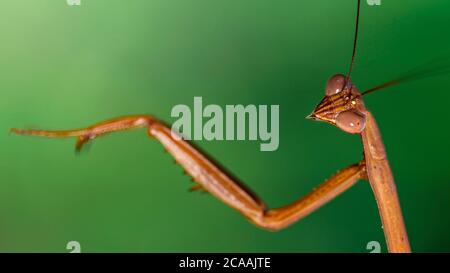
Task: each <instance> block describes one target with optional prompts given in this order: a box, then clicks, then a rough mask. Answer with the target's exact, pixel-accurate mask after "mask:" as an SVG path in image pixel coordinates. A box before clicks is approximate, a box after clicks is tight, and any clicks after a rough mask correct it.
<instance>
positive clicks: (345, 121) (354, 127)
mask: <svg viewBox="0 0 450 273" xmlns="http://www.w3.org/2000/svg"><path fill="white" fill-rule="evenodd" d="M336 126H337V127H338V128H339V129H341V130H342V131H344V132H347V133H349V134H359V133H361V132H362V131H363V130H364V128H365V127H366V117H365V116H364V114H362V113H361V112H359V111H355V110H348V111H344V112H341V113H339V114H338V116H337V117H336Z"/></svg>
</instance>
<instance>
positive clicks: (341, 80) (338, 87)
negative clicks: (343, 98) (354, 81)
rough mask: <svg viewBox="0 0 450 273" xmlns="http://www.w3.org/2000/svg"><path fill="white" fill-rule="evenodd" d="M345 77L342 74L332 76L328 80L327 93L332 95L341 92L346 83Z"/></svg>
mask: <svg viewBox="0 0 450 273" xmlns="http://www.w3.org/2000/svg"><path fill="white" fill-rule="evenodd" d="M345 79H346V77H345V76H344V75H342V74H336V75H334V76H332V77H331V78H330V79H329V80H328V82H327V87H326V89H325V95H327V96H331V95H335V94H337V93H339V92H341V91H342V89H343V88H344V85H345Z"/></svg>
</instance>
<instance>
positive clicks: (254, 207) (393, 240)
mask: <svg viewBox="0 0 450 273" xmlns="http://www.w3.org/2000/svg"><path fill="white" fill-rule="evenodd" d="M360 2H361V1H360V0H358V4H357V15H356V29H355V35H354V43H353V53H352V58H351V63H350V69H349V72H348V74H347V75H346V76H345V75H341V74H337V75H335V76H333V77H331V78H330V79H329V80H328V83H327V85H326V90H325V97H324V98H323V99H322V101H321V102H320V103H319V104H318V105H317V106H316V107H315V109H314V111H313V112H312V113H311V114H310V115H309V116H308V117H307V118H310V119H313V120H317V121H324V122H326V123H329V124H331V125H334V126H336V127H338V128H339V129H341V130H343V131H344V132H347V133H350V134H359V135H360V136H361V140H362V144H363V149H364V157H363V159H362V160H361V161H360V162H358V163H356V164H354V165H351V166H348V167H346V168H344V169H342V170H340V171H339V172H338V173H337V174H335V175H334V176H332V177H330V178H329V179H328V180H326V181H325V182H324V183H323V184H321V185H320V186H319V187H317V188H316V189H314V190H313V191H312V192H310V193H309V194H307V195H306V196H304V197H302V198H300V199H299V200H298V201H295V202H294V203H292V204H289V205H286V206H284V207H281V208H275V209H269V208H267V207H266V206H265V204H264V203H263V202H262V201H261V200H260V199H259V198H258V197H257V196H256V195H255V194H253V193H252V192H251V191H250V190H249V189H247V188H246V187H245V186H244V185H243V184H241V183H240V182H238V181H236V180H235V179H234V178H233V177H232V176H231V175H230V174H228V173H227V172H226V171H225V170H223V169H222V168H220V167H219V166H218V165H217V164H216V163H214V161H213V160H212V159H211V158H210V157H209V156H207V155H206V154H205V153H203V152H201V151H200V150H198V149H197V148H195V146H194V145H193V144H191V143H190V142H188V141H187V140H183V139H180V138H175V137H174V136H173V132H172V130H171V129H170V127H169V126H167V125H166V124H164V123H163V122H162V121H159V120H158V119H157V118H155V117H154V116H149V115H135V116H123V117H118V118H115V119H110V120H107V121H104V122H101V123H97V124H95V125H92V126H90V127H87V128H84V129H76V130H67V131H47V130H35V129H26V130H22V129H11V131H12V132H14V133H16V134H19V135H35V136H42V137H55V138H66V137H75V138H77V142H76V149H77V150H80V149H81V148H82V147H83V145H84V144H86V143H87V142H88V141H91V140H93V139H95V138H97V137H99V136H102V135H105V134H107V133H111V132H117V131H122V130H127V129H134V128H145V129H146V130H147V133H148V135H149V136H150V137H151V138H155V139H156V140H158V141H159V142H161V144H162V145H163V146H164V148H165V149H166V150H167V151H168V152H169V153H170V154H171V155H172V156H173V157H174V158H175V160H176V162H177V163H178V164H179V165H180V166H182V168H183V169H184V170H185V172H186V173H187V174H189V175H190V176H192V178H193V180H194V181H195V182H196V183H197V185H196V186H194V189H200V188H202V189H204V190H205V191H207V192H209V193H210V194H212V195H213V196H215V197H216V198H218V199H220V200H221V201H222V202H224V203H225V204H227V205H228V206H230V207H232V208H233V209H235V210H237V211H238V212H240V213H241V214H242V215H243V216H245V217H246V218H247V219H248V220H249V221H250V222H252V223H254V224H255V225H257V226H259V227H261V228H264V229H267V230H272V231H276V230H280V229H283V228H285V227H287V226H289V225H291V224H292V223H294V222H296V221H298V220H300V219H302V218H303V217H305V216H307V215H309V214H310V213H312V212H313V211H315V210H316V209H318V208H319V207H321V206H322V205H324V204H326V203H327V202H329V201H330V200H332V199H333V198H334V197H336V196H338V195H340V194H341V193H343V192H344V191H346V190H347V189H349V188H350V187H351V186H353V185H354V184H355V183H356V182H357V181H358V180H361V179H365V180H368V181H369V183H370V185H371V187H372V190H373V192H374V195H375V198H376V201H377V205H378V209H379V213H380V216H381V221H382V225H383V230H384V234H385V238H386V241H387V246H388V250H389V252H410V251H411V249H410V245H409V241H408V236H407V232H406V228H405V224H404V221H403V216H402V212H401V208H400V202H399V199H398V196H397V190H396V185H395V182H394V178H393V175H392V172H391V168H390V166H389V162H388V159H387V156H386V152H385V148H384V145H383V141H382V138H381V134H380V132H379V130H378V127H377V123H376V121H375V118H374V117H373V115H372V114H371V113H370V112H369V111H368V110H367V109H366V107H365V105H364V102H363V96H364V95H366V94H369V93H372V92H374V91H376V90H380V89H382V88H385V87H387V86H391V85H394V84H397V83H399V82H401V81H403V80H405V79H406V78H404V79H399V80H395V81H391V82H388V83H385V84H382V85H379V86H377V87H374V88H372V89H369V90H367V91H365V92H360V91H359V90H358V89H357V88H356V87H355V86H354V85H353V84H352V82H351V81H350V74H351V72H352V68H353V64H354V60H355V54H356V44H357V37H358V25H359V14H360Z"/></svg>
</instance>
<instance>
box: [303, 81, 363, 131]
mask: <svg viewBox="0 0 450 273" xmlns="http://www.w3.org/2000/svg"><path fill="white" fill-rule="evenodd" d="M365 109H366V108H365V106H364V102H363V101H362V99H361V93H360V92H359V91H358V89H357V88H356V87H355V86H354V85H353V84H352V82H351V81H350V80H347V78H346V77H345V76H344V75H342V74H336V75H334V76H332V77H331V78H330V79H329V80H328V82H327V86H326V88H325V97H324V98H323V99H322V100H321V101H320V102H319V104H318V105H317V106H316V108H314V111H313V112H312V113H311V114H310V115H309V116H307V118H309V119H313V120H317V121H324V122H326V123H329V124H332V125H334V126H336V127H338V128H339V129H341V130H342V131H344V132H346V133H349V134H359V133H361V132H362V131H363V130H364V128H365V126H366V116H365V114H364V113H365V111H366V110H365Z"/></svg>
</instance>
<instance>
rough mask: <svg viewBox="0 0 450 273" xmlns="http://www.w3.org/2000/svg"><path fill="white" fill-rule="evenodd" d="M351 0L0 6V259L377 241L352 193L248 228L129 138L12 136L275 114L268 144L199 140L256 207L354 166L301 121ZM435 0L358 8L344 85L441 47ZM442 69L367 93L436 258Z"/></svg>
mask: <svg viewBox="0 0 450 273" xmlns="http://www.w3.org/2000/svg"><path fill="white" fill-rule="evenodd" d="M355 12H356V1H353V0H339V1H335V0H334V1H332V0H323V1H315V0H307V1H297V0H277V1H275V0H270V1H269V0H239V1H238V0H227V1H210V0H176V1H175V0H172V1H166V0H151V1H146V0H131V1H128V0H127V1H125V0H81V6H75V7H74V6H69V5H67V3H66V1H65V0H58V1H55V0H35V1H29V0H2V1H1V3H0V36H1V40H0V90H1V91H0V109H1V115H0V130H1V131H2V132H3V133H1V134H0V143H1V146H0V147H1V153H0V251H1V252H23V251H29V252H41V251H46V252H48V251H50V252H68V250H66V249H65V247H66V244H67V242H69V241H72V240H76V241H79V242H80V243H81V247H82V251H83V252H98V251H106V252H121V251H125V252H181V251H189V252H193V251H195V252H208V251H218V252H268V251H269V252H368V250H366V244H367V243H368V242H369V241H379V242H381V244H382V250H383V251H386V247H385V243H384V236H383V232H382V228H381V224H380V220H379V216H378V212H377V208H376V203H375V200H374V197H373V194H372V192H371V189H370V187H369V185H368V184H367V183H365V182H360V183H358V184H357V185H356V186H355V187H353V188H351V189H350V190H349V191H348V192H346V193H344V194H343V195H342V196H340V197H338V198H337V199H336V200H334V201H332V202H331V203H329V204H328V205H326V206H325V207H323V208H322V209H320V210H318V211H317V212H315V213H313V214H312V215H310V216H309V217H307V218H305V219H304V220H302V221H300V222H298V223H296V224H294V225H292V226H291V227H289V228H287V229H286V230H283V231H280V232H276V233H272V232H267V231H264V230H260V229H258V228H256V227H255V226H253V225H252V224H250V223H249V222H247V220H245V219H244V218H243V217H242V216H241V215H239V214H238V213H236V212H235V211H234V210H232V209H230V208H229V207H227V206H225V205H224V204H222V203H221V202H219V201H217V200H215V199H214V198H213V197H212V196H210V195H208V194H201V193H198V192H195V193H189V192H188V191H187V189H188V188H189V187H190V186H191V185H192V183H191V182H190V178H189V177H187V176H184V175H182V170H181V168H180V167H179V166H176V165H174V164H173V162H172V161H173V160H172V158H171V157H170V156H169V155H167V154H165V153H164V152H163V149H162V147H161V145H160V144H159V143H157V142H155V141H152V140H149V139H148V138H147V136H146V134H145V132H144V131H143V130H139V131H132V132H127V133H121V134H113V135H110V136H108V137H105V138H101V139H98V140H96V141H95V142H94V143H93V144H92V146H91V147H90V149H89V150H88V151H86V152H85V153H82V154H81V155H75V153H74V140H72V139H71V140H55V139H41V138H30V137H28V138H27V137H19V136H14V135H11V134H8V129H9V128H11V127H21V128H22V127H36V128H46V129H63V128H77V127H84V126H87V125H90V124H92V123H95V122H98V121H101V120H103V119H106V118H111V117H115V116H120V115H125V114H138V113H149V114H154V115H156V116H158V117H160V118H162V119H164V120H166V121H167V122H173V121H174V119H172V118H171V117H170V111H171V109H172V107H173V106H174V105H176V104H188V105H192V104H193V97H194V96H202V97H203V101H204V104H219V105H222V106H224V105H226V104H244V105H246V104H257V105H258V104H268V105H271V104H279V105H280V147H279V149H278V150H277V151H276V152H260V151H259V143H258V142H254V141H222V142H220V141H213V142H207V141H199V142H197V144H198V145H199V146H201V147H202V148H203V149H205V150H207V151H208V152H209V153H210V154H211V155H212V156H213V157H215V158H216V159H218V160H219V161H220V162H221V163H222V164H223V165H225V166H226V167H227V168H228V169H230V170H232V172H233V173H234V174H235V175H237V176H239V177H240V178H241V180H243V181H245V183H246V184H247V185H249V186H250V187H251V188H252V189H253V190H254V191H255V192H256V193H257V194H258V195H260V196H261V197H262V198H263V199H264V200H265V201H266V203H267V204H268V205H269V206H270V207H278V206H283V205H285V204H288V203H290V202H293V201H295V200H296V199H298V198H299V197H300V196H302V195H304V194H306V193H307V192H309V191H310V190H311V189H312V188H313V187H315V186H316V185H318V184H319V183H321V182H322V181H324V180H325V179H326V178H327V177H329V176H330V175H331V174H333V173H335V172H336V171H337V170H338V169H340V168H342V167H344V166H346V165H349V164H351V163H354V162H357V161H358V160H359V159H360V158H361V153H362V150H361V145H360V142H359V139H358V137H357V136H350V135H347V134H345V133H343V132H341V131H339V130H338V129H336V128H334V127H331V126H329V125H327V124H324V123H315V122H312V121H309V120H305V119H304V117H305V116H306V115H307V114H309V113H310V112H311V111H312V109H313V107H314V106H315V105H316V103H317V102H318V101H319V100H320V99H321V98H322V95H323V93H324V85H325V82H326V80H327V78H328V77H329V76H331V75H332V74H335V73H345V72H346V71H347V69H348V64H349V59H350V55H351V50H352V43H353V31H354V21H355V18H354V16H355ZM449 15H450V2H449V1H446V0H439V1H421V0H403V1H384V0H383V1H382V5H381V6H369V5H367V4H366V2H365V1H362V7H361V22H360V40H359V47H358V53H357V58H356V64H355V67H354V72H353V76H352V78H353V82H354V83H355V84H356V85H357V86H358V87H359V88H360V89H361V90H364V89H368V88H370V87H372V86H374V85H376V84H379V83H382V82H384V81H386V80H390V79H392V78H395V77H396V76H398V75H402V74H404V72H406V71H408V70H410V69H412V68H414V67H417V66H418V65H420V64H423V63H426V62H428V61H430V60H432V59H435V58H439V57H441V56H444V55H446V54H448V51H449V50H448V43H449V42H450V35H449V30H448V29H449V27H450V16H449ZM448 90H450V77H449V75H448V74H447V75H441V76H438V77H434V78H427V79H424V80H420V81H414V82H410V83H406V84H404V85H401V86H397V87H393V88H390V89H387V90H385V91H383V92H380V93H378V94H374V95H371V96H369V97H367V99H366V105H367V106H368V108H369V109H370V110H371V111H372V112H373V113H374V115H375V116H376V118H377V120H378V122H379V126H380V129H381V131H382V133H383V137H384V141H385V145H386V147H387V151H388V156H389V158H390V162H391V165H392V168H393V171H394V175H395V177H396V182H397V185H398V190H399V194H400V198H401V203H402V206H403V211H404V216H405V221H406V224H407V227H408V231H409V235H410V240H411V244H412V247H413V250H415V251H420V252H443V251H449V250H450V233H449V232H448V231H449V230H450V168H449V156H450V127H449V126H448V124H449V114H448V101H449V100H450V92H449V91H448Z"/></svg>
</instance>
